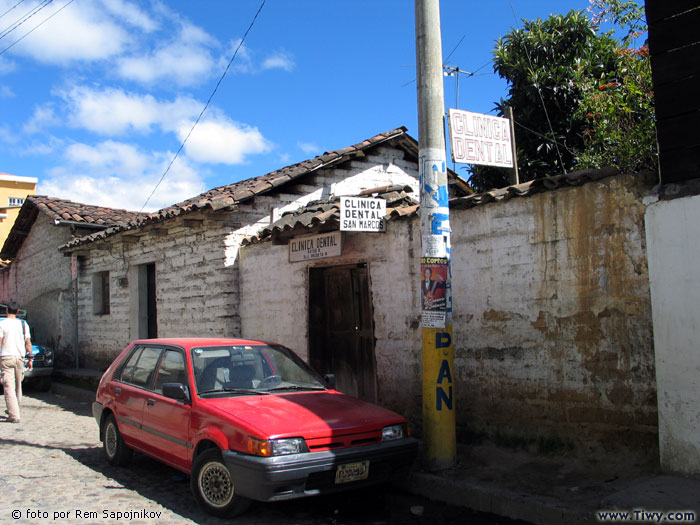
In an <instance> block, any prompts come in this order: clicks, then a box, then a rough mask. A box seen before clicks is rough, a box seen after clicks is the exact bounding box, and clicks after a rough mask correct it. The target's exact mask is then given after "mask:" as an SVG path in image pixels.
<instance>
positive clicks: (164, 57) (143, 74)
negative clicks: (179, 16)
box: [117, 23, 216, 86]
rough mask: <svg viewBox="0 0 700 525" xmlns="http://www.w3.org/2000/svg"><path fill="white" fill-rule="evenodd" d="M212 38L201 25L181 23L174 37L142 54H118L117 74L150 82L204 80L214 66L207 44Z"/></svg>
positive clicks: (190, 84)
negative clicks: (172, 39)
mask: <svg viewBox="0 0 700 525" xmlns="http://www.w3.org/2000/svg"><path fill="white" fill-rule="evenodd" d="M214 45H216V41H215V40H214V39H213V38H212V37H210V36H209V35H208V34H207V33H206V32H205V31H203V30H202V29H200V28H198V27H196V26H194V25H192V24H189V23H183V24H182V27H181V30H180V32H179V34H178V37H177V39H176V40H174V41H172V42H169V43H167V44H163V45H161V46H160V47H158V48H157V49H155V50H154V51H152V52H150V53H146V54H142V55H138V56H136V55H134V56H129V57H124V58H121V59H120V60H119V61H118V64H117V72H118V74H119V75H120V76H121V77H123V78H126V79H129V80H133V81H135V82H140V83H142V84H146V85H151V84H155V83H157V82H164V81H167V82H174V83H175V84H176V85H178V86H192V85H196V84H200V83H202V82H203V81H205V80H207V79H208V78H209V77H210V76H211V75H212V73H213V71H214V69H215V67H216V60H215V59H214V58H213V57H212V55H211V52H210V50H209V46H214Z"/></svg>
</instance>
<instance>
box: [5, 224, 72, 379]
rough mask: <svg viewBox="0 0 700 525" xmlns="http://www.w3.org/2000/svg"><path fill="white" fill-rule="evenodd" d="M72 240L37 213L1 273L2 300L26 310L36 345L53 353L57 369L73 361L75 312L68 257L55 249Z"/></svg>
mask: <svg viewBox="0 0 700 525" xmlns="http://www.w3.org/2000/svg"><path fill="white" fill-rule="evenodd" d="M70 239H71V233H70V230H69V229H68V228H65V227H57V226H55V225H54V224H53V222H52V221H51V220H50V219H49V218H48V217H46V215H44V214H42V213H40V214H39V215H38V216H37V220H36V222H35V223H34V226H33V227H32V229H31V232H30V234H29V235H28V236H27V238H26V240H25V241H24V243H23V244H22V247H21V248H20V250H19V253H18V254H17V257H16V258H15V260H14V261H13V262H12V264H11V265H10V267H9V270H7V271H5V272H0V279H1V282H2V298H1V299H2V300H3V301H9V300H14V301H15V302H17V303H18V304H19V305H20V307H21V308H25V309H26V310H27V317H28V321H29V323H30V326H31V327H32V332H33V337H34V340H35V342H37V343H41V344H48V345H50V346H52V347H54V349H55V350H56V360H57V365H58V366H61V365H63V366H66V365H70V363H72V362H73V340H74V337H73V334H74V328H75V312H74V307H73V302H74V301H73V287H72V280H71V270H70V258H67V257H64V256H63V254H62V253H59V251H58V247H59V246H60V245H61V244H63V243H66V242H68V241H69V240H70Z"/></svg>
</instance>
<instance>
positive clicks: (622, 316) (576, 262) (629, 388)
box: [240, 176, 657, 458]
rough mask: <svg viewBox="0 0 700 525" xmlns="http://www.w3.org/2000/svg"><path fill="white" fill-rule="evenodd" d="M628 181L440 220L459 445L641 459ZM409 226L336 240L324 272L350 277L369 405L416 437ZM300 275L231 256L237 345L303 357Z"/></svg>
mask: <svg viewBox="0 0 700 525" xmlns="http://www.w3.org/2000/svg"><path fill="white" fill-rule="evenodd" d="M647 188H648V185H647V184H646V183H645V182H644V180H643V179H641V178H639V177H633V176H620V177H616V178H610V179H605V180H603V181H601V182H597V183H588V184H585V185H583V186H581V187H573V188H564V189H560V190H557V191H553V192H546V193H542V194H539V195H533V196H531V197H527V198H516V199H512V200H509V201H506V202H500V203H493V204H488V205H484V206H477V207H474V208H471V209H467V210H453V212H452V216H451V225H452V229H453V236H452V252H453V268H452V271H453V290H454V311H455V316H454V323H453V328H454V341H455V370H454V374H455V378H456V386H455V392H456V403H455V406H456V415H457V423H458V432H459V435H458V437H459V439H460V440H467V439H470V438H472V437H473V436H474V435H475V434H476V435H487V436H489V437H490V438H492V439H496V440H500V441H501V442H504V443H510V444H518V445H524V446H539V447H540V448H541V449H544V450H548V449H561V448H574V449H576V450H577V451H579V452H587V451H590V450H595V451H599V450H603V449H605V450H633V451H635V452H638V453H640V454H641V455H642V456H645V457H647V458H649V457H654V455H655V454H656V432H657V410H656V386H655V380H654V355H653V346H652V330H651V310H650V298H649V285H648V275H647V268H646V253H645V241H644V225H643V218H644V205H643V204H642V197H643V195H644V194H645V192H646V191H647ZM418 228H419V226H418V220H417V219H411V220H401V221H390V222H389V223H388V228H387V233H386V234H361V233H346V234H345V238H344V239H345V241H344V243H345V244H344V253H343V255H342V256H341V257H338V258H334V259H325V260H320V261H316V262H314V263H313V265H318V266H328V265H340V264H350V263H354V262H366V263H368V265H369V268H370V279H371V296H372V303H373V311H374V329H375V338H376V361H377V374H378V384H379V402H380V403H381V404H383V405H385V406H388V407H390V408H393V409H395V410H397V411H399V412H400V413H403V414H404V415H406V416H407V417H408V418H409V419H410V421H411V422H412V424H413V426H414V428H416V430H417V431H419V432H420V427H421V419H422V416H421V396H422V394H421V390H422V386H421V385H422V381H421V357H420V355H421V341H420V338H421V330H420V328H419V326H418V320H419V304H420V303H419V297H418V290H417V289H418V282H419V264H418V260H417V255H418V253H419V246H420V233H419V230H418ZM308 266H309V265H307V264H306V263H293V264H292V263H289V262H288V254H287V246H272V245H271V244H270V243H263V244H259V245H252V246H247V247H245V248H243V249H242V251H241V267H240V280H241V304H242V305H243V306H242V308H241V312H242V313H241V326H242V331H243V335H244V336H248V337H261V338H267V339H272V340H276V341H278V342H280V343H282V344H286V345H288V346H290V347H292V348H294V349H296V350H297V351H300V353H301V354H302V355H305V352H306V351H307V347H308V339H307V337H308V331H307V323H308V305H307V301H308Z"/></svg>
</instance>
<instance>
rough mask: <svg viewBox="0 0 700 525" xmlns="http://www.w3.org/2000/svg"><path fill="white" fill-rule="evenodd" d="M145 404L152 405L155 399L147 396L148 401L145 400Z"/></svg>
mask: <svg viewBox="0 0 700 525" xmlns="http://www.w3.org/2000/svg"><path fill="white" fill-rule="evenodd" d="M146 404H147V405H148V406H149V407H152V406H153V405H155V404H156V400H155V399H152V398H149V399H148V401H146Z"/></svg>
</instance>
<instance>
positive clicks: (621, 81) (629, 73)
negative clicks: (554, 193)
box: [470, 0, 656, 191]
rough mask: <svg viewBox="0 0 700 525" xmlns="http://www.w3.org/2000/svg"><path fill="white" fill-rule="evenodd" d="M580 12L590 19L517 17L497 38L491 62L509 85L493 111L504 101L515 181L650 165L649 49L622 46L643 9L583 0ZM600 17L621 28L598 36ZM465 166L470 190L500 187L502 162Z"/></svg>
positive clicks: (574, 14)
mask: <svg viewBox="0 0 700 525" xmlns="http://www.w3.org/2000/svg"><path fill="white" fill-rule="evenodd" d="M589 11H590V12H591V15H592V16H591V18H588V17H587V16H586V14H585V13H584V12H583V11H570V12H569V13H568V14H566V15H552V16H550V17H549V18H548V19H546V20H541V19H537V20H532V21H527V20H525V21H523V27H522V28H521V29H513V30H511V31H510V32H509V33H508V34H506V35H505V36H503V37H502V38H500V39H499V40H498V41H497V42H496V47H495V49H494V70H495V72H496V73H498V74H499V76H501V77H502V78H504V79H506V80H507V82H508V86H509V87H508V96H507V97H506V98H505V99H501V100H500V101H499V102H498V103H496V107H495V109H497V110H498V113H499V114H500V115H503V114H504V109H505V107H506V106H510V107H512V108H513V113H514V116H515V121H516V128H515V140H516V145H517V147H518V167H519V170H520V180H521V182H524V181H527V180H532V179H535V178H541V177H546V176H549V175H554V174H559V173H564V172H566V171H570V170H573V169H579V168H583V167H603V166H607V165H617V166H619V167H620V168H621V169H623V170H636V169H641V168H646V167H650V168H651V167H652V166H653V165H654V162H655V147H656V141H655V135H654V119H653V95H650V94H651V93H652V91H651V68H650V64H649V58H648V53H647V52H646V51H643V50H632V49H630V48H629V47H628V43H629V42H631V40H632V39H633V38H635V37H636V36H638V35H639V34H640V31H643V30H645V29H646V25H644V22H643V18H642V15H643V11H642V9H641V8H639V7H638V6H637V4H636V3H635V2H633V1H626V0H591V9H590V10H589ZM603 22H612V23H613V24H618V25H622V26H624V27H623V29H625V31H626V36H625V37H624V38H623V39H622V41H618V40H615V38H613V37H614V33H613V32H612V31H610V32H608V33H605V34H598V33H597V31H598V30H599V28H600V24H601V23H603ZM643 49H646V48H643ZM601 86H604V87H603V89H601ZM640 158H641V159H643V161H641V162H638V161H637V159H640ZM470 174H471V175H470V182H471V184H472V185H473V186H474V187H475V188H476V189H477V190H478V191H484V190H488V189H491V188H495V187H503V186H505V185H507V170H503V169H498V168H492V167H486V166H473V167H471V168H470Z"/></svg>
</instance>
